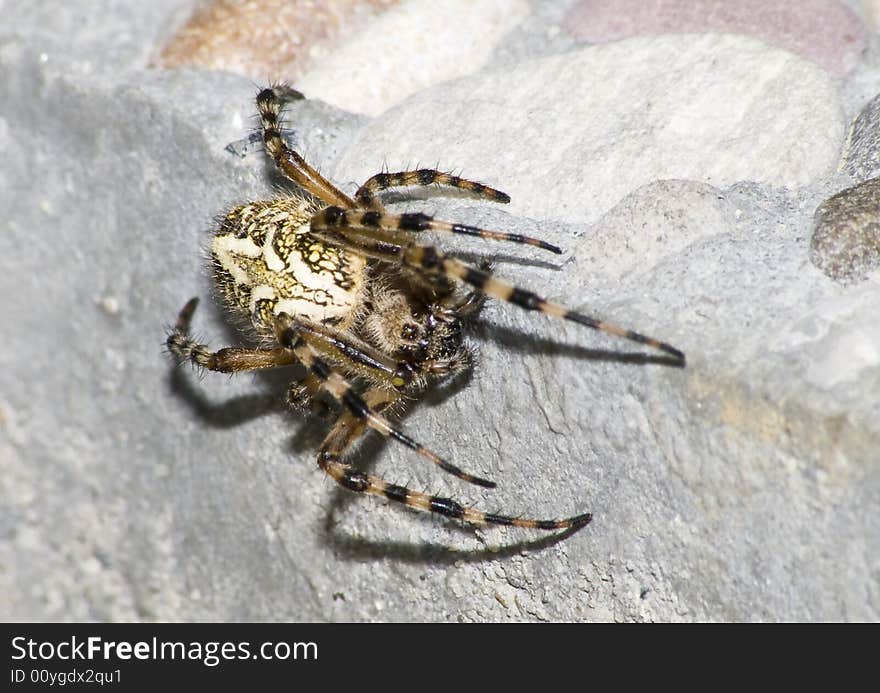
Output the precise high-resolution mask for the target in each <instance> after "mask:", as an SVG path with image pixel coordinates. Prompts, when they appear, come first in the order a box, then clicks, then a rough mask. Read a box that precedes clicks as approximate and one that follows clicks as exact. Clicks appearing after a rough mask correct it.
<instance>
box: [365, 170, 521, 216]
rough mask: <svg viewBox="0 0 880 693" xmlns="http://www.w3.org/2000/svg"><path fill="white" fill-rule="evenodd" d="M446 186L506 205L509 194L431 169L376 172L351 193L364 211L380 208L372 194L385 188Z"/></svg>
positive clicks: (374, 195) (374, 194) (380, 205)
mask: <svg viewBox="0 0 880 693" xmlns="http://www.w3.org/2000/svg"><path fill="white" fill-rule="evenodd" d="M415 185H419V186H428V185H446V186H449V187H451V188H458V189H460V190H466V191H468V192H470V193H473V194H474V195H476V196H478V197H482V198H485V199H487V200H492V201H493V202H500V203H502V204H507V203H508V202H510V195H508V194H507V193H503V192H501V191H500V190H496V189H495V188H490V187H489V186H488V185H483V184H482V183H478V182H477V181H475V180H468V179H466V178H460V177H459V176H454V175H452V174H451V173H444V172H443V171H437V170H436V169H432V168H420V169H417V170H415V171H397V172H396V173H377V174H376V175H375V176H373V177H371V178H370V179H368V180H367V182H366V183H364V184H363V185H362V186H361V187H360V188H358V190H357V192H356V193H355V194H354V199H355V200H357V202H358V203H359V205H360V206H361V207H366V208H367V209H377V210H381V209H382V203H381V202H380V201H379V199H378V198H377V197H376V193H378V192H381V191H382V190H388V189H389V188H402V187H410V186H415Z"/></svg>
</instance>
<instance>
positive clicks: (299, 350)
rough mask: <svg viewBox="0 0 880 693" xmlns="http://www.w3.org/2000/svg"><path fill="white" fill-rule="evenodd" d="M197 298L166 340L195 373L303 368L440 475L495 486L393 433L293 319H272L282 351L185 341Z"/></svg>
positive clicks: (318, 339) (314, 336) (318, 338)
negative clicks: (216, 347)
mask: <svg viewBox="0 0 880 693" xmlns="http://www.w3.org/2000/svg"><path fill="white" fill-rule="evenodd" d="M197 305H198V299H197V298H193V299H191V300H190V301H188V302H187V304H186V305H185V306H184V307H183V309H182V310H181V311H180V315H179V316H178V319H177V324H176V325H175V327H174V329H173V330H172V331H171V332H170V334H169V335H168V338H167V340H166V345H167V347H168V350H169V351H170V352H171V353H172V354H174V355H175V356H176V357H177V358H178V359H180V360H181V361H190V362H192V363H194V364H195V365H197V366H200V367H201V368H204V369H205V370H209V371H219V372H221V373H236V372H240V371H251V370H262V369H266V368H278V367H280V366H290V365H293V364H295V363H302V364H303V365H305V366H306V368H308V369H309V373H310V375H312V377H313V378H315V379H317V381H318V382H319V383H320V386H321V387H322V388H323V389H324V390H326V391H327V392H328V393H329V394H330V395H331V396H332V397H333V398H334V399H336V401H337V402H339V403H340V404H342V405H344V406H346V407H348V408H349V409H351V410H352V411H355V412H356V413H358V414H359V415H360V418H362V419H364V421H365V423H366V424H367V425H368V426H370V427H371V428H373V429H375V430H377V431H379V432H380V433H382V435H384V436H386V437H391V438H394V440H396V441H398V442H400V443H403V444H404V445H405V446H406V447H408V448H410V449H411V450H414V451H415V452H416V453H417V454H418V455H420V456H421V457H424V458H425V459H427V460H429V461H430V462H432V463H433V464H436V465H437V466H438V467H440V469H442V470H443V471H445V472H447V473H449V474H452V475H453V476H455V477H458V478H459V479H461V480H462V481H467V482H469V483H472V484H476V485H477V486H483V487H484V488H494V487H495V483H494V482H493V481H489V480H488V479H484V478H482V477H478V476H475V475H473V474H469V473H468V472H465V471H464V470H462V469H461V468H459V467H457V466H456V465H454V464H452V463H450V462H447V461H446V460H444V459H443V458H441V457H440V456H438V455H437V454H436V453H434V452H433V451H431V450H429V449H428V448H426V447H425V446H423V445H421V444H419V443H417V442H416V441H414V440H413V439H412V438H410V437H409V436H407V435H406V434H404V433H403V432H401V431H399V430H397V429H396V428H394V426H392V425H391V423H390V422H389V421H388V420H387V419H385V418H384V417H383V416H381V415H380V414H378V413H377V412H375V411H373V410H371V409H370V407H369V406H367V405H366V404H365V403H364V401H363V400H362V399H361V398H360V396H358V394H357V393H356V392H355V391H354V390H353V389H352V387H351V385H350V384H349V383H348V381H346V380H345V378H343V377H342V375H340V374H339V373H337V372H335V371H334V370H333V369H332V367H331V366H330V365H328V364H327V363H326V362H325V361H324V360H323V359H321V358H320V357H319V348H318V346H317V345H318V344H320V342H321V340H322V336H321V335H320V334H319V333H316V332H312V331H309V326H308V325H300V324H298V322H297V321H296V319H294V318H292V317H291V316H289V315H286V314H283V315H282V316H279V318H278V327H277V329H278V341H279V343H280V344H281V345H282V348H278V349H244V348H229V347H227V348H224V349H220V350H219V351H212V350H211V349H210V348H209V347H208V346H207V345H205V344H201V343H199V342H197V341H195V340H193V339H191V338H190V337H189V336H188V333H189V327H190V324H191V322H192V317H193V314H194V313H195V309H196V307H197Z"/></svg>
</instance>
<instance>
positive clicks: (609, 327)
mask: <svg viewBox="0 0 880 693" xmlns="http://www.w3.org/2000/svg"><path fill="white" fill-rule="evenodd" d="M330 209H334V208H328V209H325V210H323V212H321V213H320V214H317V215H315V217H314V218H313V219H312V223H311V230H312V233H313V234H314V235H316V236H318V237H319V238H321V239H322V240H326V241H327V242H328V243H333V244H336V245H338V246H341V247H343V248H345V249H347V250H351V251H353V252H356V253H360V254H362V255H365V256H367V257H369V258H372V259H375V260H383V261H385V262H389V263H395V264H399V265H401V266H403V267H406V268H408V269H411V270H414V271H417V272H421V273H423V274H424V275H425V276H426V277H428V278H431V277H447V278H448V279H453V280H458V281H462V282H464V283H465V284H469V285H470V286H472V287H474V288H475V289H477V290H478V291H481V292H482V293H484V294H486V295H487V296H491V297H492V298H497V299H500V300H502V301H506V302H508V303H513V304H514V305H517V306H519V307H520V308H522V309H523V310H529V311H537V312H540V313H544V315H548V316H550V317H552V318H557V319H560V320H568V321H570V322H576V323H578V324H579V325H584V326H585V327H589V328H592V329H594V330H599V331H600V332H605V333H606V334H610V335H614V336H615V337H622V338H623V339H628V340H630V341H631V342H637V343H639V344H644V345H646V346H649V347H651V348H652V349H657V350H658V351H662V352H664V353H666V354H669V355H670V356H671V357H672V360H671V361H670V363H671V365H674V366H678V367H680V368H684V366H685V364H686V357H685V355H684V352H682V351H681V350H679V349H676V348H675V347H674V346H672V345H671V344H667V343H666V342H663V341H660V340H659V339H656V338H654V337H648V336H646V335H643V334H641V333H639V332H634V331H633V330H630V329H628V328H625V327H619V326H618V325H614V324H612V323H609V322H606V321H604V320H599V319H597V318H594V317H592V316H589V315H584V314H583V313H579V312H577V311H574V310H571V309H570V308H566V307H565V306H562V305H560V304H558V303H553V302H552V301H548V300H547V299H545V298H542V297H541V296H539V295H538V294H536V293H533V292H531V291H529V290H527V289H522V288H520V287H518V286H514V285H513V284H508V283H507V282H505V281H502V280H500V279H498V278H496V277H495V276H494V275H492V274H491V273H489V272H486V271H484V270H481V269H478V268H477V267H474V266H473V265H469V264H468V263H466V262H463V261H461V260H459V259H458V258H456V257H452V256H450V255H444V254H443V253H441V252H440V251H438V250H437V249H436V248H435V247H434V246H430V245H418V244H415V243H410V244H395V243H393V242H389V240H388V239H389V233H393V231H394V229H386V228H382V227H379V228H376V227H374V226H373V225H371V224H367V223H365V222H364V221H363V219H360V220H359V219H358V215H361V214H363V213H362V212H358V211H345V210H341V209H338V208H337V211H338V212H339V213H338V214H337V213H336V212H334V213H333V214H332V215H331V218H330V219H327V218H326V217H322V214H324V213H325V212H327V211H328V210H330ZM340 218H342V219H345V220H346V222H345V224H344V225H342V228H343V229H344V230H342V231H341V230H339V229H340V223H339V221H338V219H340Z"/></svg>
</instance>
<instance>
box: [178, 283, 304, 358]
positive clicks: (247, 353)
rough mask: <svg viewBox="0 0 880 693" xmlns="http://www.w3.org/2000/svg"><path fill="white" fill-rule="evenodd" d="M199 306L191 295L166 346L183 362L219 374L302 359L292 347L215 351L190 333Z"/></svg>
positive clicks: (230, 348)
mask: <svg viewBox="0 0 880 693" xmlns="http://www.w3.org/2000/svg"><path fill="white" fill-rule="evenodd" d="M198 305H199V299H198V298H191V299H190V300H189V301H187V303H186V305H185V306H184V307H183V308H182V309H181V311H180V314H179V315H178V317H177V322H176V324H175V325H174V328H173V329H172V330H171V331H169V333H168V337H167V339H166V340H165V346H166V347H167V348H168V351H170V352H171V353H172V354H174V356H175V357H177V359H178V360H180V361H190V362H191V363H193V364H195V365H196V366H199V367H201V368H204V369H205V370H208V371H217V372H219V373H238V372H240V371H256V370H263V369H267V368H278V367H280V366H290V365H293V364H295V363H297V362H298V359H297V358H296V356H295V355H294V354H291V353H290V351H289V350H287V349H282V348H276V349H245V348H237V347H226V348H223V349H220V350H218V351H212V350H211V348H210V347H208V346H207V345H206V344H201V343H199V342H197V341H195V340H193V339H192V338H190V336H189V328H190V325H191V323H192V318H193V314H194V313H195V311H196V308H197V307H198Z"/></svg>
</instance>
